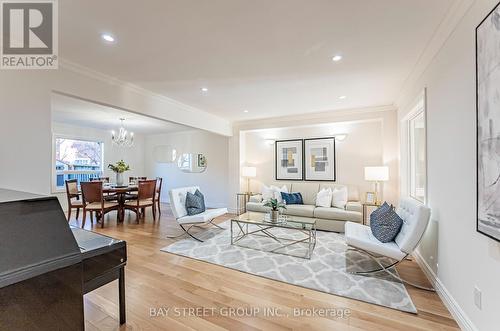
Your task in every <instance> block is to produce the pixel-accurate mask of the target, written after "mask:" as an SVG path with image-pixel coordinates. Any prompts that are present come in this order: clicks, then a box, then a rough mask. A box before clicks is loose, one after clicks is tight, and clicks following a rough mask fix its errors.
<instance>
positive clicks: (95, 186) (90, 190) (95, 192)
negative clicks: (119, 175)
mask: <svg viewBox="0 0 500 331" xmlns="http://www.w3.org/2000/svg"><path fill="white" fill-rule="evenodd" d="M80 187H81V188H82V197H83V203H84V204H87V203H92V202H103V201H104V197H103V192H102V182H100V181H99V182H95V181H93V182H81V183H80Z"/></svg>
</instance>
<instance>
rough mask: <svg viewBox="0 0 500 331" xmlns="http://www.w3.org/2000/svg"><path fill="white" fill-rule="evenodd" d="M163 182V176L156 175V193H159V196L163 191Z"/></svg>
mask: <svg viewBox="0 0 500 331" xmlns="http://www.w3.org/2000/svg"><path fill="white" fill-rule="evenodd" d="M162 182H163V178H161V177H156V193H158V196H160V193H161V184H162Z"/></svg>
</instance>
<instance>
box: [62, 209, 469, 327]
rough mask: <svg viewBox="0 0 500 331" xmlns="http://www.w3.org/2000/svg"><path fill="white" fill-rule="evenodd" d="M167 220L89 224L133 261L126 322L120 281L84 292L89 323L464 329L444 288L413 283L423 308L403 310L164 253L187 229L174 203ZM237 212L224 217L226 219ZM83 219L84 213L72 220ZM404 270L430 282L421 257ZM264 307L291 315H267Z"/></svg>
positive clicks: (128, 280) (109, 218) (128, 275)
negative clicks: (241, 313)
mask: <svg viewBox="0 0 500 331" xmlns="http://www.w3.org/2000/svg"><path fill="white" fill-rule="evenodd" d="M162 212H163V213H162V215H161V219H160V220H159V221H158V220H157V221H156V222H153V219H152V216H151V213H150V210H148V212H147V216H146V220H145V221H144V220H141V223H140V224H136V223H135V215H134V214H128V213H126V215H125V222H124V223H123V224H120V225H116V221H115V219H116V216H115V214H114V212H113V213H110V214H109V215H108V216H107V217H106V221H105V228H103V229H101V228H100V225H99V226H96V225H95V224H94V225H91V224H90V222H87V224H86V226H85V227H86V228H87V229H91V230H93V231H95V232H98V233H102V234H105V235H108V236H112V237H115V238H119V239H123V240H126V241H127V249H128V263H127V267H126V277H125V279H126V298H127V324H126V325H123V326H121V327H120V326H119V323H118V305H117V304H118V286H117V282H113V283H111V284H108V285H106V286H103V287H102V288H100V289H97V290H95V291H93V292H92V293H89V294H87V295H85V320H86V330H118V329H120V330H322V331H324V330H369V331H374V330H384V331H386V330H405V331H406V330H459V328H458V326H457V324H456V322H455V321H454V320H453V318H452V317H451V315H450V314H449V312H448V311H447V309H446V308H445V307H444V305H443V303H442V302H441V300H440V298H439V297H438V295H437V294H435V293H431V292H426V291H423V290H418V289H415V288H411V287H408V291H409V293H410V295H411V298H412V300H413V302H414V303H415V305H416V307H417V309H418V314H417V315H414V314H410V313H404V312H400V311H397V310H393V309H389V308H384V307H380V306H376V305H372V304H368V303H364V302H361V301H357V300H352V299H347V298H344V297H340V296H335V295H331V294H326V293H322V292H318V291H314V290H309V289H305V288H301V287H297V286H293V285H289V284H285V283H281V282H277V281H273V280H269V279H265V278H261V277H257V276H253V275H249V274H246V273H242V272H239V271H235V270H231V269H227V268H224V267H221V266H217V265H212V264H209V263H205V262H201V261H196V260H192V259H189V258H184V257H180V256H177V255H173V254H169V253H164V252H161V251H160V248H162V247H165V246H167V245H169V244H170V243H172V242H174V241H175V240H180V239H183V237H181V238H179V239H168V238H166V236H167V234H168V235H173V234H178V233H180V229H179V228H178V226H177V223H176V222H175V220H174V218H173V216H172V213H171V211H170V210H169V207H168V205H163V207H162ZM229 217H230V216H229V215H227V216H224V217H221V218H220V219H219V220H218V221H220V222H222V221H225V220H227V219H228V218H229ZM71 224H73V225H81V216H80V220H79V221H77V220H75V219H74V218H73V219H72V220H71ZM398 271H399V272H400V274H401V275H402V276H403V277H406V278H408V279H411V280H413V281H416V282H420V283H422V284H427V285H428V282H427V280H426V278H425V276H424V274H423V273H422V271H421V270H420V268H419V266H418V265H417V264H416V263H415V262H414V261H406V262H405V263H404V264H403V265H402V266H401V267H399V268H398ZM168 307H172V308H171V310H170V311H169V314H168V316H156V317H151V316H150V309H152V308H153V309H158V308H168ZM173 307H176V308H202V307H206V308H219V309H221V310H220V311H221V312H228V311H229V310H228V307H233V308H239V307H247V308H249V307H257V308H258V309H261V313H260V314H259V316H257V317H237V316H220V315H212V314H210V313H209V311H205V312H204V313H205V315H206V316H203V312H202V311H198V313H196V314H195V315H197V316H192V317H183V316H177V315H178V312H179V310H177V312H174V311H173V309H174V308H173ZM265 307H271V308H274V309H276V311H277V312H279V313H283V314H285V313H287V314H289V315H291V316H292V317H283V316H264V314H262V310H263V309H264V308H265ZM294 308H342V309H343V308H345V309H348V310H349V311H350V316H349V317H348V318H335V317H293V309H294Z"/></svg>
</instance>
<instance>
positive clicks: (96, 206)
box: [85, 201, 118, 210]
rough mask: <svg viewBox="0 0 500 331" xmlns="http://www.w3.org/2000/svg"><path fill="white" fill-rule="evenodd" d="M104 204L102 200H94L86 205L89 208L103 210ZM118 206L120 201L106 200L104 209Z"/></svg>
mask: <svg viewBox="0 0 500 331" xmlns="http://www.w3.org/2000/svg"><path fill="white" fill-rule="evenodd" d="M101 207H102V204H101V203H100V202H92V203H89V204H87V206H85V209H87V210H101ZM116 207H118V203H116V202H110V201H104V209H110V208H116Z"/></svg>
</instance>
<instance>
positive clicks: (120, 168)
mask: <svg viewBox="0 0 500 331" xmlns="http://www.w3.org/2000/svg"><path fill="white" fill-rule="evenodd" d="M108 169H111V171H113V172H115V173H117V174H121V173H124V172H125V171H129V170H130V166H129V165H128V164H126V163H125V162H124V161H123V160H120V161H118V162H116V163H115V164H109V165H108Z"/></svg>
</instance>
